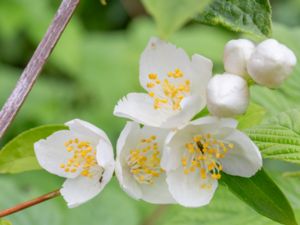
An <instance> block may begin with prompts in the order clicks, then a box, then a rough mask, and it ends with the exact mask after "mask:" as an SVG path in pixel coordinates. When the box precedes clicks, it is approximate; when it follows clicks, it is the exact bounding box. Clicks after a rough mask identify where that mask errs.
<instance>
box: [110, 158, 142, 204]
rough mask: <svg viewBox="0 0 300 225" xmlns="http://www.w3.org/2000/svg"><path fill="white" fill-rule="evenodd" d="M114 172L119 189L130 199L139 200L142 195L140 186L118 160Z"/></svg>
mask: <svg viewBox="0 0 300 225" xmlns="http://www.w3.org/2000/svg"><path fill="white" fill-rule="evenodd" d="M115 172H116V177H117V179H118V181H119V184H120V186H121V188H122V189H123V190H124V191H125V192H126V193H127V194H128V195H130V196H131V197H132V198H135V199H137V200H138V199H141V198H142V195H143V194H142V190H141V187H140V185H139V184H138V183H137V182H136V180H135V179H134V178H133V176H132V174H131V173H130V172H129V170H128V167H126V165H122V164H121V162H120V160H119V159H117V161H116V168H115Z"/></svg>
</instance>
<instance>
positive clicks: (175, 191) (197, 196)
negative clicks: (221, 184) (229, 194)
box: [167, 167, 218, 207]
mask: <svg viewBox="0 0 300 225" xmlns="http://www.w3.org/2000/svg"><path fill="white" fill-rule="evenodd" d="M206 182H208V183H209V184H210V185H211V187H210V188H201V186H202V185H203V184H205V183H206ZM167 183H168V185H169V190H170V192H171V194H172V196H173V198H174V199H175V200H176V201H177V202H178V203H179V204H180V205H183V206H185V207H200V206H204V205H207V204H208V203H209V202H210V201H211V199H212V197H213V195H214V192H215V190H216V188H217V186H218V182H217V181H216V180H213V179H205V180H204V179H201V177H200V176H199V173H190V174H188V175H185V174H184V173H183V168H182V167H179V168H178V169H176V170H174V171H170V172H168V173H167Z"/></svg>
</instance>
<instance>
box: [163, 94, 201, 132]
mask: <svg viewBox="0 0 300 225" xmlns="http://www.w3.org/2000/svg"><path fill="white" fill-rule="evenodd" d="M205 104H206V100H205V99H204V98H203V97H201V96H200V95H193V96H189V97H186V98H184V99H183V100H182V102H181V104H180V106H181V110H180V111H178V112H177V113H176V114H174V115H173V116H170V117H169V118H168V119H167V120H166V121H165V122H163V123H162V124H161V127H162V128H176V127H180V126H182V125H184V124H186V123H188V122H189V121H190V120H191V119H192V118H193V117H194V116H195V115H196V114H197V113H198V112H200V111H201V110H202V109H203V108H204V107H205Z"/></svg>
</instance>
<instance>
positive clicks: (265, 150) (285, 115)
mask: <svg viewBox="0 0 300 225" xmlns="http://www.w3.org/2000/svg"><path fill="white" fill-rule="evenodd" d="M245 132H246V133H247V134H248V135H249V137H250V138H251V139H252V140H253V141H254V142H255V144H256V145H257V146H258V147H259V149H260V150H261V152H262V154H263V157H264V158H271V159H278V160H284V161H288V162H292V163H298V164H300V111H299V110H296V109H293V110H289V111H287V112H282V113H279V114H278V115H277V116H275V117H273V118H271V119H269V120H268V121H266V123H265V124H263V125H260V126H257V127H253V128H250V129H246V130H245Z"/></svg>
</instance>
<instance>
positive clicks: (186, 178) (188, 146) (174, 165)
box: [161, 117, 262, 207]
mask: <svg viewBox="0 0 300 225" xmlns="http://www.w3.org/2000/svg"><path fill="white" fill-rule="evenodd" d="M236 125H237V122H236V121H235V120H233V119H217V118H216V117H204V118H201V119H198V120H196V121H193V122H191V123H190V124H188V125H186V126H185V127H183V128H181V129H179V130H178V131H176V132H174V133H171V134H170V135H169V136H168V137H167V141H166V147H165V149H164V153H163V157H162V161H161V166H162V168H163V169H165V170H166V173H167V183H168V186H169V190H170V192H171V194H172V196H173V197H174V199H175V200H176V201H177V202H178V203H179V204H181V205H183V206H186V207H200V206H203V205H206V204H208V203H209V202H210V200H211V199H212V197H213V194H214V192H215V190H216V188H217V186H218V180H219V179H220V178H221V171H224V173H227V174H230V175H234V176H242V177H251V176H253V175H254V174H255V173H256V172H257V171H258V170H259V169H260V168H261V167H262V157H261V154H260V152H259V150H258V148H257V147H256V145H255V144H254V143H253V142H252V141H251V140H250V138H249V137H248V136H246V135H245V134H244V133H242V132H240V131H238V130H237V129H236Z"/></svg>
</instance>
